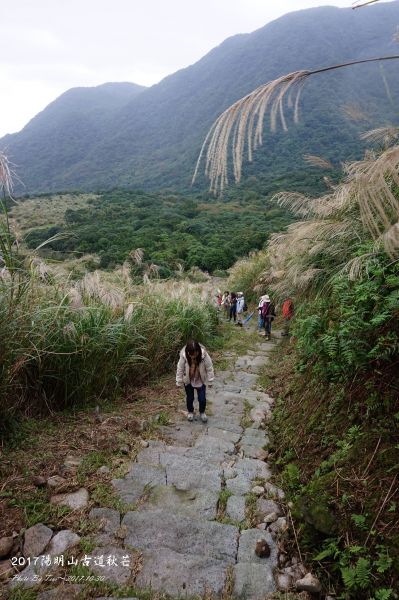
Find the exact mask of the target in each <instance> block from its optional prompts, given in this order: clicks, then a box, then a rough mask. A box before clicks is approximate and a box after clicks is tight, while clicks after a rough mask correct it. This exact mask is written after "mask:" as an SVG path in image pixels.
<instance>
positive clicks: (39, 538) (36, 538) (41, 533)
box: [24, 523, 53, 558]
mask: <svg viewBox="0 0 399 600" xmlns="http://www.w3.org/2000/svg"><path fill="white" fill-rule="evenodd" d="M52 537H53V531H52V530H51V529H50V528H49V527H47V526H46V525H43V523H37V524H36V525H33V527H29V529H27V530H26V531H25V537H24V556H25V558H28V557H29V556H30V557H32V556H40V555H41V554H42V553H43V550H44V549H45V547H46V546H47V544H48V543H49V541H50V540H51V538H52Z"/></svg>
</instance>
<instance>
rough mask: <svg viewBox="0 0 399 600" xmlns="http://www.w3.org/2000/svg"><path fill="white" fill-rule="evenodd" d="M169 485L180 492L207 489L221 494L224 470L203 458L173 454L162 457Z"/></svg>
mask: <svg viewBox="0 0 399 600" xmlns="http://www.w3.org/2000/svg"><path fill="white" fill-rule="evenodd" d="M161 461H162V462H163V465H164V467H165V469H166V481H167V484H168V485H174V486H175V487H176V489H178V490H193V489H201V488H203V489H207V490H212V491H216V492H219V490H220V486H221V476H222V474H223V469H222V467H221V466H216V465H213V464H208V463H206V461H205V460H204V459H201V458H189V457H187V456H179V455H175V454H171V453H165V454H164V455H162V456H161Z"/></svg>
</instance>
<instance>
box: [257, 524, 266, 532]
mask: <svg viewBox="0 0 399 600" xmlns="http://www.w3.org/2000/svg"><path fill="white" fill-rule="evenodd" d="M256 529H262V530H264V529H266V523H258V524H257V526H256Z"/></svg>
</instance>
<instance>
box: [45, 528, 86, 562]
mask: <svg viewBox="0 0 399 600" xmlns="http://www.w3.org/2000/svg"><path fill="white" fill-rule="evenodd" d="M79 541H80V537H79V536H78V535H77V534H76V533H74V532H73V531H71V530H70V529H63V530H62V531H59V532H58V533H57V534H56V535H55V536H54V537H53V539H52V540H51V542H50V544H49V545H48V547H47V549H46V554H50V556H59V555H60V554H63V553H64V552H65V551H66V550H68V549H69V548H73V547H74V546H76V545H77V544H78V543H79Z"/></svg>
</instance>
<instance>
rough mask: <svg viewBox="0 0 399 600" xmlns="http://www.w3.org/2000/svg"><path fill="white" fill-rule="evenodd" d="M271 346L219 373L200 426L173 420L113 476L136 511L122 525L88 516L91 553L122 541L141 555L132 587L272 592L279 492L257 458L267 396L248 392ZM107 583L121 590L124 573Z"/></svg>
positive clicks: (107, 516) (252, 595)
mask: <svg viewBox="0 0 399 600" xmlns="http://www.w3.org/2000/svg"><path fill="white" fill-rule="evenodd" d="M273 347H274V343H273V342H265V341H262V342H259V343H258V344H257V345H256V348H255V349H254V350H252V351H250V352H248V354H247V355H246V356H242V357H240V358H239V359H238V360H236V362H235V364H234V363H232V365H231V369H229V370H226V371H224V372H218V373H217V376H216V381H215V384H214V387H213V389H212V390H209V393H208V403H209V407H208V410H207V412H208V415H209V421H208V423H207V424H205V425H204V424H203V423H202V422H201V421H200V420H199V418H198V416H197V419H196V420H194V422H193V423H188V422H187V421H186V419H185V418H184V417H183V416H181V417H177V422H175V423H174V424H173V425H169V426H164V427H162V428H161V430H162V434H163V438H164V440H165V441H162V442H160V441H151V442H149V446H148V447H147V448H144V449H143V450H142V451H141V452H140V453H139V455H138V456H137V459H136V461H135V462H134V463H132V464H131V466H130V469H129V472H128V474H127V475H126V476H125V477H124V478H123V479H116V480H113V482H112V483H113V486H114V488H115V490H116V491H117V493H118V494H119V496H120V498H121V499H122V500H123V501H124V502H126V503H137V506H136V510H131V511H129V512H127V513H126V514H125V516H124V517H123V519H122V521H121V523H120V522H119V515H118V513H117V512H116V511H111V510H109V509H94V510H93V511H92V513H91V516H92V517H93V518H102V532H101V534H100V535H99V536H98V537H97V544H98V548H97V553H98V552H99V551H102V552H103V553H106V554H110V553H115V551H116V548H117V549H118V552H119V553H120V552H121V550H120V537H121V536H122V537H123V539H124V549H125V552H126V551H128V550H129V549H130V550H131V549H135V550H138V551H140V568H139V569H138V574H137V577H136V579H135V586H136V587H138V588H152V589H153V590H159V591H162V592H166V593H168V594H170V595H172V596H175V597H177V596H178V597H180V596H182V595H187V596H192V595H203V594H204V593H207V592H212V593H214V594H216V595H221V594H222V592H223V590H225V589H227V588H229V590H230V591H232V593H233V595H234V596H236V597H243V598H246V599H248V600H252V599H253V600H257V599H258V598H259V599H260V598H265V596H266V595H267V594H268V593H271V592H273V591H275V590H276V589H277V588H276V581H275V572H276V568H277V559H278V550H277V547H276V544H275V541H274V539H273V536H272V532H273V531H274V532H277V531H278V530H279V528H280V529H284V528H285V527H286V522H285V519H284V518H283V517H280V516H279V515H281V514H282V513H281V511H280V507H279V506H278V504H277V502H276V501H275V500H274V499H272V498H273V497H274V498H275V499H277V498H278V497H279V496H280V497H281V496H282V495H283V494H282V492H281V490H277V489H276V488H275V487H274V486H273V485H272V484H270V483H269V479H270V477H271V471H270V468H269V465H268V463H267V462H265V459H266V457H267V444H268V437H267V421H268V420H269V419H270V416H271V409H272V406H273V399H272V398H271V397H270V396H268V395H267V394H265V393H262V392H261V391H259V390H258V389H257V387H256V382H257V372H258V371H259V369H260V368H261V367H262V366H263V365H264V364H265V362H266V361H267V360H268V355H269V353H270V350H271V349H272V348H273ZM261 496H263V497H261ZM250 510H252V511H255V513H256V514H257V515H258V522H259V523H262V522H263V524H260V525H258V527H259V528H251V527H250V528H248V527H249V524H248V514H249V511H250ZM223 513H224V514H223ZM265 520H266V521H267V523H268V525H266V524H265V523H264V521H265ZM269 526H270V527H269ZM121 531H122V533H121ZM118 536H119V541H118ZM260 539H261V540H265V541H266V542H267V545H268V546H269V549H270V555H269V556H267V557H264V558H261V557H259V556H258V555H257V554H256V553H255V547H256V545H257V542H258V540H260ZM118 546H119V548H118ZM266 553H267V552H266ZM92 554H96V550H94V551H93V553H92ZM100 571H101V574H103V575H104V574H105V572H104V569H103V570H100ZM108 577H109V578H110V579H111V580H113V581H115V583H118V584H123V583H125V582H126V578H129V577H130V573H129V572H128V570H127V569H125V570H124V571H123V570H120V569H119V570H116V571H115V572H110V571H109V572H108Z"/></svg>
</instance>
